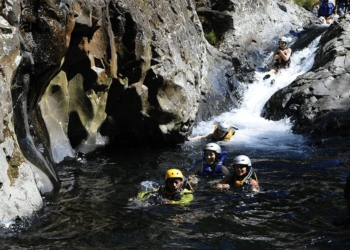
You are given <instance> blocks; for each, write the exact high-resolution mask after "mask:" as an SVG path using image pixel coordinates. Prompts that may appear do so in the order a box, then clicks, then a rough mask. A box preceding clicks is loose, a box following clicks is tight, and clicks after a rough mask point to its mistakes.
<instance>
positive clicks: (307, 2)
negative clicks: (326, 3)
mask: <svg viewBox="0 0 350 250" xmlns="http://www.w3.org/2000/svg"><path fill="white" fill-rule="evenodd" d="M316 2H318V0H294V3H296V4H297V5H299V6H300V7H303V8H305V9H307V10H309V11H312V9H311V7H312V5H313V4H315V3H316Z"/></svg>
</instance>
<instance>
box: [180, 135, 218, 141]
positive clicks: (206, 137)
mask: <svg viewBox="0 0 350 250" xmlns="http://www.w3.org/2000/svg"><path fill="white" fill-rule="evenodd" d="M212 136H213V134H208V135H198V136H195V137H190V136H187V138H186V139H187V140H188V141H193V140H199V139H210V138H211V137H212Z"/></svg>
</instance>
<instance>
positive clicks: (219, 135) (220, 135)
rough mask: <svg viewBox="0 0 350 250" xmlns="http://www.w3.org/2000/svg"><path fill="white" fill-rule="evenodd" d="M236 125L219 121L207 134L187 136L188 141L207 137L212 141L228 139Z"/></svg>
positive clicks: (233, 132)
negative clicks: (211, 131)
mask: <svg viewBox="0 0 350 250" xmlns="http://www.w3.org/2000/svg"><path fill="white" fill-rule="evenodd" d="M235 130H238V128H237V127H235V126H233V125H230V124H228V123H227V122H219V123H218V124H216V125H215V128H214V131H213V133H211V134H208V135H199V136H196V137H192V138H191V137H190V136H188V137H187V140H188V141H192V140H198V139H209V140H212V141H229V140H231V138H232V137H233V135H234V134H235V132H236V131H235Z"/></svg>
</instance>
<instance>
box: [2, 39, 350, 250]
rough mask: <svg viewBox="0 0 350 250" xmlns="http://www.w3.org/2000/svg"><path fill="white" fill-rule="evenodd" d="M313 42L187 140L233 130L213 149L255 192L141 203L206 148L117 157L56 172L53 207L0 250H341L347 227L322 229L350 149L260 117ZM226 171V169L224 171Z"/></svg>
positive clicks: (337, 198)
mask: <svg viewBox="0 0 350 250" xmlns="http://www.w3.org/2000/svg"><path fill="white" fill-rule="evenodd" d="M317 45H318V39H316V40H315V42H314V43H313V44H312V45H310V46H309V48H307V49H305V50H303V51H299V52H295V53H293V57H292V66H291V68H289V69H288V70H285V71H284V72H283V73H281V74H280V75H278V76H276V79H275V80H276V82H275V84H273V85H271V84H270V80H269V81H263V80H262V77H263V73H261V72H256V79H257V80H256V81H255V82H254V83H253V84H251V85H249V86H248V89H247V91H246V92H245V95H244V99H243V102H242V107H241V108H240V109H238V110H232V111H230V112H227V113H224V114H221V115H220V116H218V117H214V118H213V119H212V120H210V121H205V122H201V123H199V124H197V125H196V127H195V128H194V130H193V134H192V136H195V135H199V134H206V133H211V132H212V131H213V128H214V125H215V124H216V122H218V121H227V122H229V123H231V124H234V125H236V126H237V127H238V128H239V130H238V131H236V134H235V135H234V138H233V140H231V141H230V142H221V143H220V145H221V147H222V148H223V150H226V151H227V152H228V162H230V161H231V160H232V159H233V158H234V157H235V156H237V155H239V154H245V155H247V156H249V157H250V158H251V160H252V162H253V167H254V168H255V169H256V171H257V175H258V178H259V183H260V186H261V191H260V192H259V193H257V194H254V193H252V192H250V190H248V189H230V190H226V191H223V190H216V189H213V188H212V187H211V186H210V185H209V184H208V180H207V179H200V180H199V183H198V184H197V185H195V186H194V189H195V199H194V201H193V202H192V203H191V204H189V205H187V206H173V205H164V204H161V203H157V202H154V203H147V202H146V203H141V202H139V201H137V200H135V199H132V198H133V197H135V196H136V195H137V192H138V191H140V190H141V189H143V188H150V187H152V186H158V185H161V184H162V182H163V178H164V173H165V171H166V170H167V169H169V168H179V169H181V170H182V171H183V172H184V173H185V174H188V173H190V172H191V170H192V168H193V167H194V164H195V162H197V160H199V159H201V157H202V155H201V153H202V152H201V151H202V148H203V146H204V145H205V144H206V141H203V140H198V141H190V142H186V143H184V144H182V145H178V146H177V147H174V148H171V149H155V148H142V149H140V148H135V149H123V150H119V151H117V152H113V154H108V155H107V154H105V155H101V154H96V155H94V156H93V157H90V158H88V159H85V158H80V159H79V160H78V161H77V162H66V163H63V164H61V165H60V166H59V169H58V171H59V175H60V178H61V180H62V187H61V190H60V192H59V194H58V197H57V199H55V200H54V201H46V202H45V208H44V209H43V211H41V212H40V214H38V215H37V216H35V218H34V219H33V220H32V221H31V222H30V223H28V224H26V225H21V224H18V226H16V227H14V228H13V229H12V230H10V231H5V232H1V235H0V236H1V238H0V245H1V247H0V248H1V249H16V250H17V249H185V248H186V249H253V248H256V249H304V248H307V249H349V248H350V227H344V226H341V227H337V226H334V225H333V224H332V221H333V220H334V219H335V218H337V217H338V216H341V215H342V214H343V213H344V212H345V203H344V200H343V188H344V184H345V180H346V177H347V174H348V171H349V168H348V163H349V161H348V157H349V153H350V147H348V146H347V145H346V143H345V142H344V143H342V142H341V141H337V142H334V141H332V140H330V141H329V147H327V148H317V147H315V146H313V144H312V143H311V142H309V140H308V138H307V137H305V136H300V135H294V134H292V133H291V132H290V127H291V124H290V122H289V120H288V119H285V120H282V121H278V122H273V121H267V120H265V119H263V118H261V117H260V113H261V111H262V107H263V105H264V103H265V102H266V101H267V100H268V98H269V97H270V96H271V95H272V94H273V93H274V92H275V91H277V90H278V89H280V88H283V87H284V86H287V85H288V84H289V83H290V82H292V81H293V80H294V79H295V78H296V77H297V76H298V75H300V74H302V73H304V72H306V71H308V70H309V69H310V68H311V66H312V64H313V55H314V52H315V51H316V49H317ZM230 170H231V171H232V169H230Z"/></svg>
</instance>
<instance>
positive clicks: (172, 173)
mask: <svg viewBox="0 0 350 250" xmlns="http://www.w3.org/2000/svg"><path fill="white" fill-rule="evenodd" d="M170 178H181V179H182V180H183V179H184V176H183V174H182V172H181V171H180V170H178V169H175V168H173V169H169V170H168V171H166V173H165V180H167V179H170Z"/></svg>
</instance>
